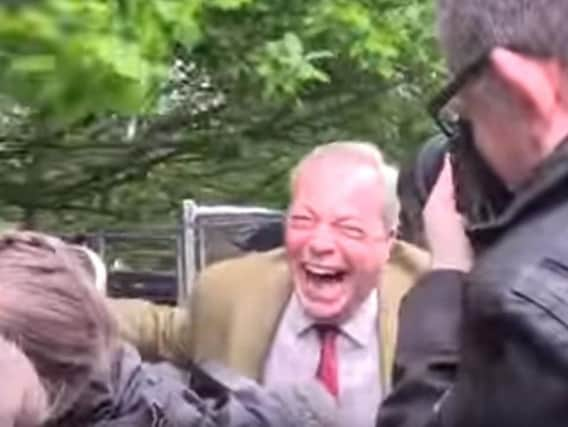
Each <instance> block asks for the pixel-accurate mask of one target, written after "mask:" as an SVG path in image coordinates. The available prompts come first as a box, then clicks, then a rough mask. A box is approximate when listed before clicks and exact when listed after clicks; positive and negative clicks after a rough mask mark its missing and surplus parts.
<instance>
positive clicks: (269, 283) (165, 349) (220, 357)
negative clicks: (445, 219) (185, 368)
mask: <svg viewBox="0 0 568 427" xmlns="http://www.w3.org/2000/svg"><path fill="white" fill-rule="evenodd" d="M291 194H292V200H291V202H290V205H289V209H288V213H287V217H286V223H285V229H286V232H285V235H286V237H285V248H278V249H276V250H273V251H270V252H266V253H254V254H250V255H247V256H244V257H242V258H238V259H233V260H228V261H224V262H221V263H218V264H215V265H213V266H211V267H209V268H208V269H206V270H205V271H204V272H203V273H202V274H201V277H200V279H199V282H198V283H197V286H196V287H195V290H194V294H193V296H192V299H191V301H190V304H189V309H188V313H187V314H186V316H187V317H186V320H185V322H186V323H185V324H186V325H187V326H185V327H183V326H180V325H183V321H180V319H183V317H178V318H176V317H175V316H176V315H177V313H179V310H177V311H176V310H175V309H168V308H160V307H155V306H153V305H151V304H149V303H144V302H140V301H111V303H112V304H113V308H114V311H115V313H117V314H118V316H119V319H120V323H121V329H122V332H123V335H124V336H125V337H127V338H129V339H130V340H132V342H134V343H135V344H136V345H137V346H138V347H139V348H141V349H142V350H143V351H144V352H145V353H146V354H149V355H151V356H152V355H153V356H156V355H158V356H161V357H166V358H171V359H172V360H176V361H177V362H178V363H183V361H184V360H188V359H195V360H196V361H197V362H201V361H204V360H217V361H220V362H222V363H224V364H225V365H227V366H229V367H231V368H233V369H235V370H236V371H238V372H239V373H241V374H243V375H246V376H247V377H250V378H252V379H255V380H257V381H259V382H261V383H263V384H265V385H268V386H274V385H282V384H290V383H292V384H293V383H296V382H299V381H300V382H301V381H306V380H309V379H313V378H317V379H318V380H319V381H321V383H322V384H324V385H325V386H326V388H327V390H328V391H329V392H330V394H332V395H333V396H335V397H336V400H337V403H338V409H339V411H340V413H339V416H338V420H339V423H340V425H357V426H358V427H362V426H365V425H367V426H369V425H372V424H373V422H374V417H375V414H376V410H377V402H379V401H380V400H381V399H382V398H383V397H384V396H385V395H386V393H387V392H388V390H389V389H390V378H391V374H392V363H393V358H394V348H395V340H396V334H397V332H396V330H397V318H398V305H399V302H400V299H401V298H402V296H403V295H404V294H405V292H407V290H408V289H409V288H410V287H411V286H412V285H413V284H414V283H415V281H416V279H417V278H418V277H419V276H420V274H421V273H422V272H424V271H425V269H426V267H427V265H428V257H427V255H426V254H425V253H424V252H422V251H421V250H419V249H417V248H415V247H413V246H412V245H409V244H406V243H403V242H400V241H397V240H396V239H395V234H396V227H397V218H398V200H397V197H396V191H395V183H394V175H393V174H392V173H391V172H390V171H389V169H388V168H387V166H386V165H385V162H384V160H383V158H382V155H381V153H380V151H379V150H378V149H377V148H376V147H375V146H373V145H372V144H368V143H358V142H337V143H330V144H324V145H322V146H319V147H317V148H315V149H314V150H313V151H312V152H310V153H309V154H307V155H306V156H305V157H304V158H303V159H302V160H301V161H300V162H299V164H298V166H297V167H296V168H295V169H294V170H293V172H292V174H291ZM166 310H167V311H166Z"/></svg>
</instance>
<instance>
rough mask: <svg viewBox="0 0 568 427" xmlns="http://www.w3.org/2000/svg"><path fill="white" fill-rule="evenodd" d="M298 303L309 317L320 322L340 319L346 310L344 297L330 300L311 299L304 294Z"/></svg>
mask: <svg viewBox="0 0 568 427" xmlns="http://www.w3.org/2000/svg"><path fill="white" fill-rule="evenodd" d="M300 303H301V304H302V306H303V308H304V310H305V311H306V313H307V314H308V315H309V316H310V317H312V318H313V319H314V320H317V321H322V322H326V321H329V322H335V321H338V320H341V319H342V318H343V317H344V316H345V312H346V303H345V299H344V298H341V299H338V300H336V301H332V302H331V301H321V300H317V299H311V298H308V297H306V296H305V295H304V296H301V297H300Z"/></svg>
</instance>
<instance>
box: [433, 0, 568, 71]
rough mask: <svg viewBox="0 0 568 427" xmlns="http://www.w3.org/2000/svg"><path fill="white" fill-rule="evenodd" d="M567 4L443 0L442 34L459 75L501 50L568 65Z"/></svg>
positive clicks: (559, 1) (557, 1)
mask: <svg viewBox="0 0 568 427" xmlns="http://www.w3.org/2000/svg"><path fill="white" fill-rule="evenodd" d="M567 16H568V1H566V0H438V30H439V36H440V42H441V45H442V49H443V51H444V54H445V56H446V59H447V61H448V65H449V67H450V70H452V71H453V72H455V73H459V72H460V71H462V70H463V69H464V68H466V67H467V66H469V65H471V64H472V63H474V62H475V61H476V60H477V59H479V58H480V57H482V56H483V55H484V54H487V53H488V52H490V51H491V50H492V49H493V48H495V47H504V48H509V49H513V50H516V51H519V52H522V53H526V54H531V55H535V56H539V57H545V58H558V59H560V60H562V61H566V62H568V25H566V17H567Z"/></svg>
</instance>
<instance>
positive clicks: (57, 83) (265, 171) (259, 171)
mask: <svg viewBox="0 0 568 427" xmlns="http://www.w3.org/2000/svg"><path fill="white" fill-rule="evenodd" d="M432 28H433V24H432V9H431V2H430V1H428V0H408V1H406V2H400V1H393V0H366V1H365V0H311V1H309V2H307V1H304V0H192V1H190V2H188V1H185V0H90V1H89V2H78V1H76V0H19V1H8V2H7V1H4V2H3V3H2V5H1V6H0V94H1V97H0V159H1V161H2V168H0V203H1V205H0V217H2V218H4V220H8V221H22V222H25V223H26V224H27V225H28V226H32V227H39V228H44V229H51V230H65V229H68V230H81V229H89V228H96V227H101V226H105V227H109V226H112V227H116V226H128V225H135V224H138V225H140V224H145V225H150V224H167V223H173V221H174V219H175V215H176V213H177V209H178V207H179V202H180V200H181V199H183V198H187V197H194V198H197V199H199V200H201V201H226V202H238V203H262V204H265V205H270V206H282V205H283V204H285V201H286V183H287V181H286V178H287V177H286V173H287V171H288V169H289V168H290V165H291V164H293V163H294V162H295V161H296V160H297V158H298V157H299V156H301V155H302V154H303V153H305V152H306V151H307V150H308V149H309V147H311V146H313V145H315V144H317V143H320V142H323V141H329V140H333V139H345V138H347V139H363V140H371V141H374V142H376V143H377V144H379V145H380V146H381V148H383V149H384V150H385V152H386V153H387V155H388V156H389V158H390V159H391V160H392V161H399V160H401V159H403V158H404V157H405V156H406V155H408V154H409V153H411V152H412V150H413V149H414V147H415V146H416V145H417V144H418V143H420V142H421V141H422V140H423V139H424V138H426V137H427V136H428V135H429V134H430V133H431V132H432V129H431V123H430V121H429V120H428V118H427V117H426V115H425V113H424V111H423V110H424V104H425V101H426V99H427V97H428V95H429V93H430V91H431V90H432V89H433V88H434V87H435V86H436V82H437V81H439V79H440V76H439V73H438V70H439V69H440V67H439V60H438V57H437V55H436V53H435V50H434V42H433V31H432Z"/></svg>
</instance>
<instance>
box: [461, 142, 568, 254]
mask: <svg viewBox="0 0 568 427" xmlns="http://www.w3.org/2000/svg"><path fill="white" fill-rule="evenodd" d="M567 182H568V137H567V138H566V140H565V141H564V142H563V143H562V144H561V145H560V146H559V147H558V148H557V149H556V151H555V152H554V153H553V154H552V155H551V156H550V157H549V158H547V159H546V160H545V161H544V162H543V163H542V164H541V165H540V166H539V167H538V168H537V170H536V171H535V173H534V174H533V175H532V176H531V178H529V180H528V181H527V182H526V183H525V185H523V186H522V188H520V189H519V190H518V191H517V192H516V193H515V194H514V196H513V197H512V200H511V202H510V203H509V204H508V206H507V207H506V208H505V209H504V210H503V212H502V213H501V214H500V215H498V216H497V217H495V218H493V219H491V220H489V221H486V222H483V223H478V224H474V225H472V226H470V227H468V234H469V235H470V237H471V239H472V240H473V241H475V242H476V243H479V244H480V245H481V246H482V247H487V246H488V245H490V244H491V243H493V242H494V241H495V240H497V239H498V238H499V237H500V236H501V235H502V234H503V233H504V232H505V231H506V230H508V229H509V228H511V227H512V226H514V225H515V224H517V223H519V222H521V221H522V220H523V218H525V217H526V216H527V215H529V214H532V213H535V212H537V211H541V210H543V209H546V208H548V207H549V206H551V205H554V204H556V203H558V202H560V201H562V200H566V198H568V193H567V192H566V184H567Z"/></svg>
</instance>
